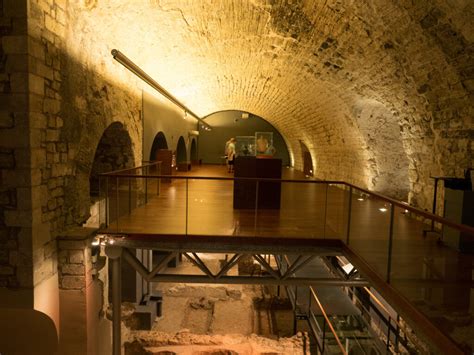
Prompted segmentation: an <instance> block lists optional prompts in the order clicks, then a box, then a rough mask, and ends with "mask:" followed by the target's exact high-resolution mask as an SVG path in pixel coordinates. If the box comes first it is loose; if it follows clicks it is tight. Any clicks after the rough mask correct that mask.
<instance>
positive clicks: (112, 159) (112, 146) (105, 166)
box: [85, 122, 134, 227]
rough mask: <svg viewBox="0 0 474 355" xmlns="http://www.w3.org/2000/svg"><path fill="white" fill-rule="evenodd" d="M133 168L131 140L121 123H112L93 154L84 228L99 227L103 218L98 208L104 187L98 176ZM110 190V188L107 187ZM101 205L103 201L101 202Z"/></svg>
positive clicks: (100, 209)
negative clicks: (88, 206)
mask: <svg viewBox="0 0 474 355" xmlns="http://www.w3.org/2000/svg"><path fill="white" fill-rule="evenodd" d="M133 166H134V157H133V147H132V140H131V138H130V135H129V133H128V132H127V130H126V129H125V127H124V126H123V124H122V123H120V122H114V123H112V124H111V125H110V126H109V127H107V129H106V130H105V131H104V133H103V134H102V136H101V138H100V140H99V143H98V144H97V148H96V150H95V154H94V161H93V162H92V168H91V170H90V174H89V191H90V217H89V219H88V220H87V221H86V222H85V225H86V226H90V227H99V226H100V223H101V221H102V222H103V221H104V219H105V217H104V216H100V215H99V213H104V212H103V211H104V208H99V205H100V203H101V199H103V197H104V196H102V195H101V194H103V193H104V191H105V190H104V188H105V186H101V185H100V184H101V183H103V181H102V182H101V181H100V179H99V175H100V174H102V173H105V172H109V171H114V170H121V169H126V168H131V167H133ZM109 188H110V186H109ZM102 203H103V200H102Z"/></svg>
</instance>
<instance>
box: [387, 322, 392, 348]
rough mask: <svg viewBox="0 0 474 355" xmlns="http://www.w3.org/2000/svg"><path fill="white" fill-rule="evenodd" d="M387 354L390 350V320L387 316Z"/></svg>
mask: <svg viewBox="0 0 474 355" xmlns="http://www.w3.org/2000/svg"><path fill="white" fill-rule="evenodd" d="M387 323H388V324H387V352H388V351H389V349H390V325H391V318H390V316H388V322H387Z"/></svg>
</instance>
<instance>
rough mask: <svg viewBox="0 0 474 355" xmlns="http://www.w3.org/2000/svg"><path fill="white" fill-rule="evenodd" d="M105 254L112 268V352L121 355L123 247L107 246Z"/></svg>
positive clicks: (114, 354)
mask: <svg viewBox="0 0 474 355" xmlns="http://www.w3.org/2000/svg"><path fill="white" fill-rule="evenodd" d="M105 254H106V255H107V257H108V258H109V262H110V263H111V268H112V354H113V355H121V348H122V339H121V338H122V334H121V324H122V319H121V305H122V284H121V282H122V275H121V254H122V248H120V247H116V246H113V245H107V246H106V247H105Z"/></svg>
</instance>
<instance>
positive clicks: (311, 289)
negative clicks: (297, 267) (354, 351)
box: [284, 255, 347, 355]
mask: <svg viewBox="0 0 474 355" xmlns="http://www.w3.org/2000/svg"><path fill="white" fill-rule="evenodd" d="M284 259H285V262H286V264H287V268H289V267H290V259H289V258H288V256H287V255H284ZM308 288H309V291H310V293H311V296H312V297H313V299H314V300H315V301H316V302H317V304H318V307H319V309H320V310H321V313H322V314H323V316H324V318H325V319H326V322H327V324H328V325H329V329H330V330H331V333H332V334H333V335H334V338H335V339H336V342H337V344H338V345H339V348H340V349H341V351H342V354H344V355H347V352H346V350H345V348H344V347H343V346H342V343H341V340H340V339H339V336H338V335H337V333H336V331H335V330H334V327H333V325H332V323H331V321H330V320H329V318H328V316H327V314H326V311H325V310H324V308H323V306H322V305H321V302H320V301H319V298H318V296H317V295H316V292H315V291H314V289H313V287H312V286H309V287H308ZM295 309H296V298H295ZM308 311H309V313H311V314H312V313H313V312H312V310H311V303H310V304H309V305H308ZM313 316H314V314H313ZM323 348H324V345H323Z"/></svg>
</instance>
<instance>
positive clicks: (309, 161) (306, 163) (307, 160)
mask: <svg viewBox="0 0 474 355" xmlns="http://www.w3.org/2000/svg"><path fill="white" fill-rule="evenodd" d="M300 146H301V155H302V157H301V158H302V160H303V173H304V174H305V175H308V176H313V175H314V168H313V158H312V157H311V153H310V151H309V149H308V147H307V146H306V144H304V143H303V142H302V141H300Z"/></svg>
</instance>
